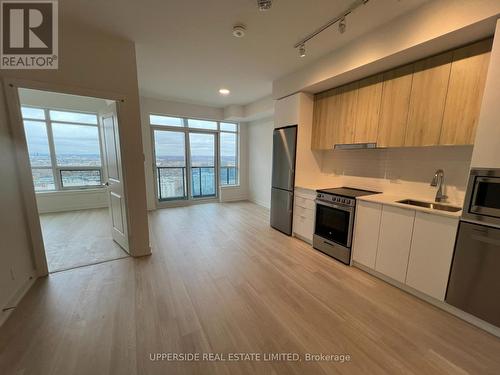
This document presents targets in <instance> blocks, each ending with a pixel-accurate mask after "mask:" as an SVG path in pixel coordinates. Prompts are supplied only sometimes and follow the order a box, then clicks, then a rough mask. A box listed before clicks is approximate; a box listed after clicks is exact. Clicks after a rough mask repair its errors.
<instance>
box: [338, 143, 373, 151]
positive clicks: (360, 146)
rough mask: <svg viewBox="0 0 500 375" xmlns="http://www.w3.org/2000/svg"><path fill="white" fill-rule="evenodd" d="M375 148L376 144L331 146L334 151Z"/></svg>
mask: <svg viewBox="0 0 500 375" xmlns="http://www.w3.org/2000/svg"><path fill="white" fill-rule="evenodd" d="M368 148H377V144H376V143H341V144H336V145H334V146H333V149H334V150H363V149H368Z"/></svg>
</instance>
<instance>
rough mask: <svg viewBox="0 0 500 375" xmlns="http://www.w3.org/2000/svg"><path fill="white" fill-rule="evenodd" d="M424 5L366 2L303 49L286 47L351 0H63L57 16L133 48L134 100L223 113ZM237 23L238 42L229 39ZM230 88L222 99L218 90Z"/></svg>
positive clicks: (414, 0) (404, 0) (405, 0)
mask: <svg viewBox="0 0 500 375" xmlns="http://www.w3.org/2000/svg"><path fill="white" fill-rule="evenodd" d="M425 1H427V0H370V1H369V2H368V3H367V4H366V5H364V6H362V7H360V8H359V9H358V10H356V11H355V12H354V13H353V14H351V15H349V16H348V17H347V31H346V32H345V33H344V34H340V33H339V32H338V31H337V28H336V27H335V26H333V27H331V28H330V29H328V30H327V31H325V32H323V33H321V34H320V35H319V36H318V37H316V38H314V39H313V40H312V41H311V42H309V43H307V56H306V57H304V58H300V57H299V56H298V52H297V50H295V49H294V48H293V45H294V44H295V43H296V42H297V41H298V40H300V39H301V38H302V37H304V36H305V35H307V34H308V33H310V32H312V31H314V30H315V29H316V28H318V27H319V26H321V25H322V24H324V23H325V22H327V21H328V20H330V19H331V18H333V17H335V16H337V15H338V14H339V13H340V12H342V11H343V10H345V9H346V8H347V7H348V6H349V4H351V3H352V0H335V1H332V0H308V1H304V0H274V2H273V7H272V9H271V10H270V11H267V12H260V11H259V10H258V8H257V5H256V3H257V1H256V0H198V1H194V0H182V1H179V0H176V1H174V0H141V1H138V0H105V1H102V0H65V1H64V2H61V3H60V5H61V12H62V16H63V17H68V19H74V20H76V21H78V22H80V23H83V24H86V25H88V26H91V27H93V28H96V29H100V30H102V31H105V32H107V33H111V34H115V35H118V36H120V37H124V38H127V39H129V40H132V41H134V42H135V43H136V53H137V69H138V78H139V90H140V93H141V95H143V96H148V97H154V98H162V99H171V100H178V101H184V102H190V103H197V104H205V105H210V106H216V107H225V106H227V105H231V104H240V105H243V104H248V103H250V102H253V101H255V100H257V99H259V98H262V97H264V96H267V95H270V94H271V88H272V81H273V80H274V79H277V78H279V77H281V76H283V75H285V74H288V73H290V72H292V71H294V70H297V69H299V68H301V67H303V66H305V65H307V64H309V63H311V62H313V61H314V60H317V59H318V58H320V57H321V56H323V55H325V54H327V53H328V52H330V51H332V50H333V49H336V48H339V47H341V46H342V45H344V44H346V43H348V42H349V41H350V40H353V39H355V38H357V37H359V36H360V35H362V34H364V33H366V32H369V31H370V30H373V29H375V28H376V27H378V26H380V25H381V24H384V23H387V22H389V21H390V20H391V19H394V18H396V17H398V16H400V15H402V14H403V13H406V12H409V11H411V10H412V9H414V8H416V7H418V6H419V5H421V4H423V3H424V2H425ZM236 23H243V24H245V25H246V27H247V34H246V36H245V37H244V38H240V39H237V38H234V37H233V36H232V34H231V31H232V27H233V25H234V24H236ZM221 87H224V88H228V89H230V90H231V94H230V95H229V96H227V97H222V96H220V95H219V93H218V90H219V88H221Z"/></svg>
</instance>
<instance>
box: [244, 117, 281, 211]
mask: <svg viewBox="0 0 500 375" xmlns="http://www.w3.org/2000/svg"><path fill="white" fill-rule="evenodd" d="M244 126H246V127H247V129H248V197H249V200H251V201H252V202H254V203H257V204H259V205H261V206H264V207H267V208H269V207H270V205H271V173H272V153H273V130H274V118H272V117H270V118H268V119H262V120H257V121H253V122H248V123H246V124H245V125H244Z"/></svg>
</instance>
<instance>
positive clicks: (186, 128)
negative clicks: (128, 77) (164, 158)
mask: <svg viewBox="0 0 500 375" xmlns="http://www.w3.org/2000/svg"><path fill="white" fill-rule="evenodd" d="M150 116H165V117H173V118H179V119H181V120H182V123H183V126H173V125H172V126H171V125H156V124H152V123H151V117H150ZM189 119H191V120H202V121H211V122H215V123H216V124H217V129H200V128H192V127H189V122H188V120H189ZM148 123H149V127H150V133H151V152H152V159H153V160H152V167H153V177H154V179H155V184H154V185H155V191H156V200H157V201H158V202H160V204H161V203H163V202H166V201H169V200H163V201H160V200H159V193H158V191H157V182H156V181H157V179H158V176H157V166H156V152H155V143H154V142H155V138H154V131H155V130H170V131H176V132H184V134H185V145H186V146H185V147H186V163H188V161H189V160H190V155H189V150H188V149H189V146H190V145H189V139H188V138H189V133H190V132H192V133H215V134H216V171H215V172H216V179H217V183H218V184H217V187H219V188H223V189H224V188H226V187H239V186H240V123H239V122H231V121H219V120H213V119H207V118H200V117H191V116H190V117H185V116H178V115H173V114H167V113H158V112H149V113H148ZM221 123H228V124H234V125H236V130H235V131H227V130H221V129H220V124H221ZM221 133H231V134H236V166H235V167H236V171H237V173H236V182H235V183H234V184H222V183H221V174H220V168H221V145H220V138H221V137H220V134H221ZM186 170H187V165H186ZM187 175H188V176H187V185H189V184H190V183H191V181H190V178H189V173H187ZM186 195H187V197H186V198H184V199H179V201H185V200H190V199H193V200H201V199H204V198H192V197H190V193H189V191H187V192H186ZM217 196H218V194H217V192H216V196H215V198H216V197H217ZM171 202H173V200H172V201H171Z"/></svg>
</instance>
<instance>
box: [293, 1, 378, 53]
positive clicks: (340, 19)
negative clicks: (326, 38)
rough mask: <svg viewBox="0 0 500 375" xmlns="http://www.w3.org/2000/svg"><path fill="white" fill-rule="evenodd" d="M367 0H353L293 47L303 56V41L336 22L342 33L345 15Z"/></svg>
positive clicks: (344, 25)
mask: <svg viewBox="0 0 500 375" xmlns="http://www.w3.org/2000/svg"><path fill="white" fill-rule="evenodd" d="M369 1H370V0H354V1H353V2H352V3H351V5H350V6H349V7H348V8H347V9H346V10H344V11H343V12H342V13H340V14H339V15H337V16H336V17H335V18H332V19H331V20H330V21H328V22H327V23H325V24H324V25H323V26H320V27H319V28H317V29H316V30H314V31H313V32H312V33H310V34H309V35H307V36H305V37H304V38H303V39H302V40H300V41H298V42H297V43H295V45H294V46H293V48H298V49H299V56H300V57H304V56H305V55H306V47H305V43H306V42H308V41H310V40H311V39H312V38H314V37H315V36H317V35H318V34H320V33H322V32H323V31H325V30H326V29H328V28H329V27H330V26H332V25H335V24H338V28H339V32H340V33H341V34H343V33H344V32H345V31H346V28H347V23H346V17H347V16H348V15H350V14H351V13H352V12H354V11H355V10H356V9H358V8H359V7H360V6H362V5H365V4H366V3H367V2H369Z"/></svg>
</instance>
